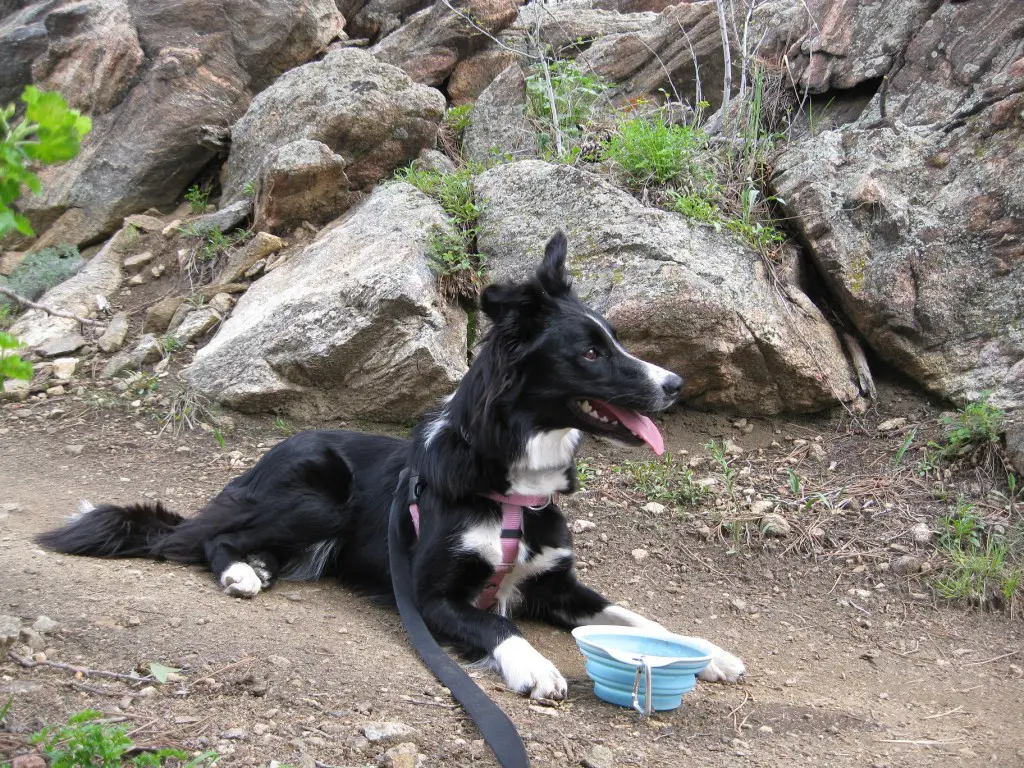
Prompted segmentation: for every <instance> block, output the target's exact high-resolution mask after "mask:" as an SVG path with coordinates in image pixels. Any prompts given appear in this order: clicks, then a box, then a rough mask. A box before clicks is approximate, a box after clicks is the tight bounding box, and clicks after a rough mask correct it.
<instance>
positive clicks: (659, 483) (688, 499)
mask: <svg viewBox="0 0 1024 768" xmlns="http://www.w3.org/2000/svg"><path fill="white" fill-rule="evenodd" d="M613 471H615V472H616V473H617V474H619V475H620V476H621V477H622V478H623V479H624V480H625V481H626V483H627V484H628V485H629V486H630V487H632V488H633V489H634V490H636V491H637V492H639V493H640V494H641V495H643V497H644V498H645V499H648V500H649V501H659V502H667V503H669V504H676V505H680V506H681V505H693V504H696V503H697V502H698V501H699V500H700V499H701V498H702V497H703V496H704V494H705V490H704V488H702V487H701V486H700V485H698V484H697V483H696V482H694V479H693V472H692V471H691V470H690V469H687V468H686V467H684V466H682V465H681V464H680V463H679V462H677V461H676V460H675V459H673V458H672V455H671V454H670V453H666V454H665V455H664V457H662V458H660V459H649V460H644V461H624V462H622V464H620V465H618V466H617V467H614V468H613Z"/></svg>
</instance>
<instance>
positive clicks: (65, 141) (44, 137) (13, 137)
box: [0, 85, 92, 237]
mask: <svg viewBox="0 0 1024 768" xmlns="http://www.w3.org/2000/svg"><path fill="white" fill-rule="evenodd" d="M21 100H22V101H23V102H24V103H25V115H24V117H23V118H22V119H21V120H19V121H17V122H15V121H14V114H15V112H16V111H17V110H16V108H15V106H14V104H9V105H7V106H6V107H4V108H3V109H0V237H3V236H4V235H6V234H7V233H8V232H10V231H12V230H17V231H18V232H20V233H21V234H23V235H26V236H28V237H31V236H32V235H34V234H35V233H34V232H33V231H32V226H31V225H30V224H29V222H28V219H26V218H25V217H24V216H22V215H21V214H18V213H15V212H14V211H13V210H12V209H11V205H12V204H13V203H14V202H15V201H16V200H17V199H18V198H19V197H21V191H22V187H25V188H27V189H29V190H30V191H32V192H33V193H35V194H37V195H38V194H40V193H41V192H42V185H41V184H40V183H39V178H38V177H37V176H36V175H35V174H34V173H32V172H31V171H30V170H29V168H30V167H31V166H33V165H34V164H38V165H54V164H56V163H63V162H66V161H68V160H70V159H71V158H73V157H74V156H75V155H77V154H78V150H79V147H80V146H81V142H82V137H83V136H85V135H86V134H87V133H89V131H91V130H92V121H91V120H90V119H89V118H88V117H84V116H83V115H82V114H81V113H80V112H78V110H74V109H69V108H68V105H67V102H65V101H64V99H63V97H62V96H61V95H60V94H59V93H56V92H46V91H40V90H39V89H38V88H34V87H33V86H31V85H30V86H27V87H26V88H25V90H24V91H23V92H22V94H21Z"/></svg>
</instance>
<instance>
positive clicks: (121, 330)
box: [96, 312, 148, 355]
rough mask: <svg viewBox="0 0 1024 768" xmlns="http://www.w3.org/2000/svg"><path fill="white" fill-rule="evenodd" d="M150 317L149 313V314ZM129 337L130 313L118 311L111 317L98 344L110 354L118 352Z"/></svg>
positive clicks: (103, 350)
mask: <svg viewBox="0 0 1024 768" xmlns="http://www.w3.org/2000/svg"><path fill="white" fill-rule="evenodd" d="M147 317H148V315H147ZM127 337H128V313H127V312H118V313H117V314H116V315H114V316H113V317H112V318H111V319H110V324H109V325H107V329H106V330H105V331H103V335H102V336H100V338H99V341H97V342H96V346H98V347H99V348H100V350H101V351H102V352H105V353H107V354H108V355H110V354H113V353H114V352H117V351H118V350H119V349H121V347H123V346H124V340H125V339H126V338H127Z"/></svg>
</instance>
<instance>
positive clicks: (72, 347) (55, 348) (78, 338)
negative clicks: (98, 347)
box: [35, 333, 87, 357]
mask: <svg viewBox="0 0 1024 768" xmlns="http://www.w3.org/2000/svg"><path fill="white" fill-rule="evenodd" d="M86 344H87V342H86V340H85V339H84V338H82V335H81V334H79V333H69V334H67V335H66V336H61V337H60V338H57V339H53V340H52V341H48V342H46V343H45V344H40V345H39V346H38V347H36V348H35V350H36V352H38V353H39V355H40V356H41V357H65V356H66V355H70V354H71V353H72V352H74V351H76V350H79V349H81V348H82V347H84V346H85V345H86Z"/></svg>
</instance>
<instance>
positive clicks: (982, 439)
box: [939, 392, 1006, 459]
mask: <svg viewBox="0 0 1024 768" xmlns="http://www.w3.org/2000/svg"><path fill="white" fill-rule="evenodd" d="M989 396H990V393H988V392H984V393H982V395H981V396H980V397H979V398H978V399H977V400H972V401H971V402H969V403H967V405H965V406H964V407H963V408H962V409H960V410H958V411H957V412H956V414H955V415H954V416H949V417H946V418H945V419H943V423H944V425H945V427H946V438H945V443H944V444H942V445H941V446H939V449H940V451H941V454H942V457H943V458H946V459H953V458H957V457H959V456H963V455H964V454H967V453H970V452H971V451H973V450H976V449H978V448H981V447H988V446H991V445H993V444H994V443H997V442H999V433H1000V430H1001V429H1002V426H1003V419H1004V417H1005V415H1006V414H1004V413H1003V411H1001V410H1000V409H999V408H996V407H995V406H994V405H992V404H991V403H989V402H988V399H989Z"/></svg>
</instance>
